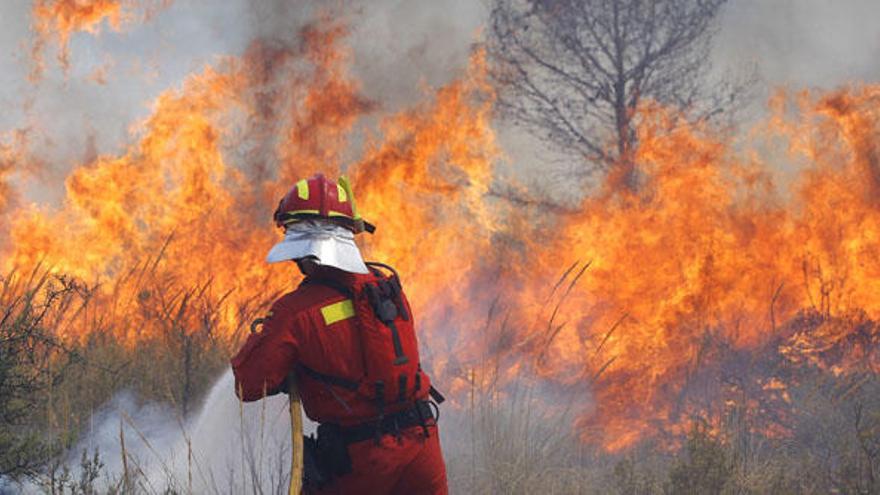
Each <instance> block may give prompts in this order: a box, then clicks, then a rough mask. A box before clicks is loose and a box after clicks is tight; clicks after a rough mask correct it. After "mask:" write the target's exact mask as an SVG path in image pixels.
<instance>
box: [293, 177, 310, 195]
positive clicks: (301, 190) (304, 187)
mask: <svg viewBox="0 0 880 495" xmlns="http://www.w3.org/2000/svg"><path fill="white" fill-rule="evenodd" d="M296 195H297V196H299V199H309V181H307V180H306V179H302V180H300V181H299V182H297V183H296Z"/></svg>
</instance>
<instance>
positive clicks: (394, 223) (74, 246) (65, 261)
mask: <svg viewBox="0 0 880 495" xmlns="http://www.w3.org/2000/svg"><path fill="white" fill-rule="evenodd" d="M345 33H346V30H345V29H344V27H342V26H340V25H338V24H334V23H332V22H329V21H328V20H326V19H325V20H324V22H323V23H320V24H318V25H315V26H310V27H308V28H306V29H305V30H304V31H303V33H302V37H303V40H304V43H303V44H302V48H298V49H292V48H290V47H287V46H283V45H278V44H273V43H270V42H266V41H260V42H255V43H254V44H253V45H252V46H251V47H250V49H249V50H248V51H247V52H246V53H245V54H244V55H243V56H242V57H241V58H229V59H226V60H224V61H223V62H221V63H219V64H218V65H217V66H215V67H209V68H206V69H205V70H204V71H203V72H202V73H201V74H198V75H194V76H191V77H190V78H189V80H188V81H187V83H186V84H185V85H184V87H183V88H182V89H181V90H179V91H167V92H166V93H164V94H163V95H161V96H160V97H159V98H158V100H157V101H156V103H155V108H154V112H153V115H152V116H151V117H149V118H148V119H147V120H146V121H145V122H143V123H142V125H141V129H140V137H139V141H138V142H137V144H134V145H132V146H131V147H130V148H129V149H128V150H127V151H126V152H125V153H123V154H122V155H120V156H100V157H98V158H97V159H95V160H94V161H93V162H91V163H86V164H83V165H81V166H80V167H78V168H77V169H76V170H75V171H74V172H73V173H72V174H71V175H70V176H69V177H68V179H67V181H66V188H67V196H66V199H65V202H64V204H63V205H61V207H60V208H59V209H57V210H54V211H53V210H49V209H46V208H45V207H38V206H32V207H29V208H25V209H21V210H18V211H16V212H14V214H13V215H12V216H11V217H10V218H9V222H10V225H11V227H10V233H11V237H12V247H11V248H10V250H9V252H8V253H6V254H7V256H6V257H5V259H6V264H7V269H8V268H9V267H11V266H28V265H33V264H35V263H37V262H40V261H42V262H44V263H46V264H48V265H50V266H52V267H54V269H56V270H58V271H61V272H65V273H70V274H73V275H76V276H78V277H81V278H83V279H86V280H96V281H99V282H105V283H104V285H103V286H102V290H103V293H104V294H106V297H105V299H101V298H100V297H99V298H98V300H97V301H96V302H95V303H94V304H95V305H97V306H98V307H101V308H102V309H103V310H106V311H112V312H115V313H114V314H116V315H117V316H119V317H118V318H116V321H122V322H127V323H120V324H117V325H115V326H113V328H112V331H113V332H115V333H116V334H117V335H119V336H120V337H122V338H124V339H127V340H128V341H131V340H133V339H137V338H139V337H140V336H141V335H142V334H143V333H144V332H150V331H151V330H150V323H149V315H150V314H151V313H149V311H147V309H145V308H147V306H148V302H149V301H150V300H151V298H154V297H158V296H154V295H153V292H151V291H149V290H146V289H145V288H144V287H143V285H142V284H141V282H137V283H134V282H132V283H129V282H128V281H129V280H140V279H141V278H142V274H143V273H144V272H146V271H148V270H152V272H154V273H158V274H157V275H155V277H156V278H157V279H159V282H157V283H163V284H173V283H175V282H177V283H187V284H196V285H197V286H198V287H202V289H200V290H199V291H197V292H198V294H197V295H198V297H201V298H202V299H203V302H204V304H216V305H222V306H223V307H224V308H225V309H224V311H223V313H222V320H221V321H219V322H216V324H217V325H218V328H217V332H219V333H221V334H224V335H226V336H228V337H231V336H234V335H235V333H236V332H237V331H238V330H239V329H240V328H241V326H242V321H241V320H242V318H243V315H244V314H246V311H245V308H248V307H250V306H249V305H252V304H253V303H254V301H258V302H260V303H265V302H266V299H270V298H271V295H273V294H275V293H276V291H278V290H284V289H285V288H287V287H289V286H290V284H289V280H287V279H288V277H290V274H291V270H290V268H289V267H284V266H273V267H269V266H267V265H265V264H264V263H263V262H262V259H263V257H264V256H265V253H266V250H267V249H268V248H269V247H270V246H271V245H272V243H273V242H274V240H275V235H274V234H273V232H272V228H271V222H270V221H269V216H270V212H271V210H272V208H273V207H274V206H275V204H276V202H277V199H278V197H279V196H280V195H281V194H282V193H283V192H284V191H285V190H286V188H288V187H289V186H290V184H291V183H292V182H293V180H295V179H296V178H299V177H302V176H307V175H309V174H311V173H313V172H316V171H318V170H324V171H326V172H328V173H337V172H341V171H344V170H345V171H347V172H348V173H350V174H351V175H352V176H353V179H354V180H353V182H354V185H355V189H356V193H357V196H358V200H359V202H360V209H361V210H362V211H363V213H364V214H365V216H367V218H369V219H371V220H373V221H374V222H375V223H377V224H378V226H379V231H378V233H377V235H376V236H375V237H374V238H368V239H364V249H365V252H366V253H367V254H368V255H369V257H371V258H375V259H383V260H387V261H389V262H391V263H393V264H394V265H395V266H397V267H398V268H399V269H400V271H401V274H402V276H403V278H404V281H405V283H406V285H407V287H408V293H409V294H410V296H411V300H412V302H413V304H414V306H415V307H416V311H417V314H418V315H419V318H420V321H421V323H422V332H423V334H424V337H423V339H424V347H425V348H426V354H427V356H428V359H429V360H430V361H431V362H432V365H433V368H434V370H433V371H434V374H435V375H436V376H437V380H438V381H439V382H440V383H444V384H446V386H447V387H448V388H449V389H451V390H453V392H455V391H456V390H460V388H461V387H462V386H464V384H465V383H466V382H467V381H468V380H471V381H473V380H474V377H475V376H476V375H477V374H483V375H488V374H493V373H494V374H495V375H496V378H498V379H499V381H500V383H502V384H503V382H504V380H510V379H514V378H515V377H517V375H519V376H518V378H519V379H532V378H531V377H528V376H525V373H527V372H528V371H529V370H531V369H535V370H536V371H537V377H536V378H534V379H537V380H542V381H546V382H551V383H554V384H560V385H562V386H568V387H572V388H573V389H574V390H577V391H579V392H580V393H581V394H583V395H584V396H585V397H587V396H589V399H590V400H589V401H588V402H590V403H592V404H593V407H591V408H588V409H586V410H584V411H583V412H582V414H581V415H580V416H579V418H578V425H579V426H580V427H581V428H582V430H581V431H582V436H583V437H584V438H585V439H588V440H590V441H594V442H596V443H598V444H601V445H602V446H604V447H605V448H607V449H610V450H615V449H620V448H624V447H626V446H628V445H631V444H633V443H634V442H636V441H638V440H639V439H642V438H645V437H646V436H651V435H655V434H658V433H662V432H664V431H665V432H669V431H672V432H675V431H680V429H681V426H682V425H683V424H684V422H685V421H686V419H687V415H688V414H689V413H690V412H692V411H690V410H689V409H688V408H687V407H686V406H682V405H681V400H680V399H681V397H682V394H683V391H685V390H686V389H687V388H688V387H689V386H691V385H692V383H693V380H694V376H695V370H697V369H699V368H701V367H709V368H711V367H713V366H715V367H718V366H720V365H719V364H717V361H718V360H719V358H718V357H717V356H716V355H714V354H712V353H711V352H707V349H708V347H707V342H709V341H717V342H721V343H722V344H723V345H724V346H726V348H728V349H732V350H733V351H736V352H743V353H746V354H748V353H750V352H753V351H757V350H759V349H763V348H764V346H767V345H770V344H771V343H772V342H773V341H774V339H788V340H787V343H788V344H789V345H788V347H785V348H784V349H782V352H783V354H785V355H786V356H787V357H788V358H789V359H790V360H792V361H793V362H795V361H798V359H800V360H801V361H802V362H803V361H805V360H806V361H810V360H812V361H810V362H815V361H816V360H821V354H822V351H823V349H827V346H829V345H834V343H835V342H841V341H845V340H846V336H847V335H849V334H851V333H852V332H853V331H854V330H853V328H854V326H853V325H848V324H845V323H840V324H835V325H831V324H829V325H826V326H825V327H823V328H822V330H821V331H818V332H814V331H793V330H790V328H789V327H790V325H787V324H788V322H791V321H795V320H796V318H797V316H798V315H799V314H804V312H814V313H815V314H818V315H820V318H827V317H831V316H841V317H843V316H846V315H851V314H856V313H858V314H859V315H861V318H863V319H867V320H872V321H876V320H877V319H880V298H878V297H877V296H876V294H878V293H880V292H878V289H880V277H878V275H880V258H878V257H877V256H876V252H877V247H878V241H880V212H878V206H880V203H878V201H880V200H878V194H877V193H878V191H880V188H878V185H880V172H878V158H877V157H878V156H880V154H878V151H877V149H876V144H875V142H876V139H875V137H876V136H877V134H878V130H880V118H878V117H880V115H878V110H877V109H878V108H880V106H878V105H877V104H876V103H877V100H878V95H880V88H875V87H871V86H859V87H851V88H844V89H841V90H839V91H837V92H834V93H831V94H827V95H826V94H820V93H802V94H799V95H796V97H795V98H794V101H793V102H792V98H791V97H789V96H787V95H784V94H780V95H779V96H777V97H776V98H775V99H774V100H773V102H771V105H772V106H773V107H774V108H775V110H776V111H775V113H774V116H773V117H772V118H771V119H769V120H768V122H766V123H765V124H763V125H762V127H760V129H758V130H759V131H760V132H755V133H754V135H756V136H762V137H766V142H757V141H758V140H757V138H756V139H755V140H754V141H756V142H749V143H746V145H739V146H738V145H735V144H734V143H733V142H732V140H731V139H730V138H729V137H728V136H724V135H720V134H718V133H717V132H716V131H714V130H713V129H711V128H709V127H706V126H703V125H686V124H683V123H682V120H681V119H680V118H678V116H677V115H675V114H674V113H673V112H671V111H669V110H667V109H664V108H662V107H659V106H651V107H649V108H647V109H645V110H644V111H643V113H642V115H641V116H640V122H641V124H640V127H639V130H638V132H639V148H638V153H637V156H636V157H635V161H636V163H638V164H639V165H640V167H641V170H642V172H643V173H644V174H645V177H646V183H645V186H644V188H643V189H642V190H640V191H639V192H638V193H633V192H625V193H615V192H613V191H610V192H607V193H606V194H604V195H602V196H599V197H592V196H590V197H587V198H586V199H584V201H583V203H582V204H581V205H580V207H579V208H578V209H577V211H574V212H569V213H565V214H561V215H557V214H555V213H551V212H544V211H522V210H521V209H520V206H518V205H512V206H511V205H507V206H505V205H503V204H500V202H499V201H498V200H497V199H491V198H490V197H489V195H488V194H487V192H488V190H489V188H490V185H491V182H492V181H493V180H495V178H494V169H493V167H494V164H495V163H496V162H497V161H498V160H499V158H500V152H499V150H498V149H497V147H496V144H495V140H494V133H493V130H492V126H491V111H492V106H493V97H494V93H493V89H492V87H491V85H490V84H488V82H487V79H486V75H485V64H486V61H485V59H484V56H483V54H481V53H479V52H478V53H476V54H475V55H474V56H473V57H472V60H471V64H470V67H469V70H468V72H467V73H466V74H465V75H464V76H463V77H461V78H460V79H459V80H457V81H454V82H452V83H450V84H449V85H447V86H445V87H442V88H440V89H438V90H437V91H436V92H435V93H433V94H430V95H427V96H426V101H425V102H424V103H423V104H421V105H417V106H415V107H414V108H411V109H408V110H404V111H402V112H399V113H397V114H394V115H390V116H387V117H385V118H383V119H382V120H381V123H380V125H379V127H378V131H377V132H375V133H374V134H369V133H368V134H366V135H365V136H363V135H361V134H359V133H360V132H362V129H361V128H360V127H359V126H358V124H359V123H360V122H362V117H365V116H368V115H370V114H371V113H372V112H373V111H374V110H375V105H373V104H372V103H371V102H369V101H366V100H365V99H364V98H363V97H362V96H361V95H360V94H359V92H358V83H357V81H355V80H353V79H352V78H351V77H350V75H349V74H348V73H347V71H346V68H347V65H348V62H349V58H350V52H349V51H348V50H346V49H345V48H344V47H343V46H340V45H341V40H342V39H343V38H344V36H345ZM64 36H67V35H64ZM64 39H66V38H64ZM792 103H793V104H794V107H793V108H791V107H792ZM352 150H356V151H352ZM781 161H791V162H793V163H796V164H799V166H800V167H801V168H802V170H803V171H802V173H800V175H799V176H798V177H797V179H796V180H794V181H793V182H792V185H791V188H790V191H789V190H780V189H779V188H777V186H776V185H775V184H774V180H773V179H772V173H771V172H772V171H773V170H774V169H775V164H777V163H779V162H781ZM0 163H2V162H0ZM346 163H348V166H347V167H346ZM0 170H2V169H0ZM567 267H570V268H569V269H568V271H565V272H564V274H563V275H562V276H560V275H559V274H560V273H561V272H563V271H564V270H565V268H567ZM139 274H140V275H139ZM126 284H128V285H126ZM139 284H141V285H139ZM554 284H555V286H554ZM111 296H112V297H111ZM193 297H195V296H193ZM101 305H104V306H101ZM487 313H488V314H489V316H490V317H489V319H488V321H487V318H486V317H487ZM841 321H844V320H841ZM191 324H193V325H195V324H198V323H197V322H191ZM70 328H71V330H70V337H71V338H77V337H80V338H81V337H84V336H85V335H87V334H88V332H90V331H92V330H93V329H94V328H93V327H90V326H89V325H87V324H85V323H82V324H79V325H78V326H77V325H73V326H71V327H70ZM809 328H812V327H809ZM864 352H865V353H869V352H870V351H868V350H866V351H864ZM872 359H876V357H873V358H872ZM713 363H714V364H713ZM845 365H846V366H853V365H854V364H845ZM758 388H759V389H761V390H765V391H766V392H767V393H779V394H780V396H781V397H782V400H783V401H784V398H785V394H784V390H783V389H782V388H780V382H779V381H778V380H776V379H774V378H773V377H766V379H762V380H761V381H760V383H759V386H758Z"/></svg>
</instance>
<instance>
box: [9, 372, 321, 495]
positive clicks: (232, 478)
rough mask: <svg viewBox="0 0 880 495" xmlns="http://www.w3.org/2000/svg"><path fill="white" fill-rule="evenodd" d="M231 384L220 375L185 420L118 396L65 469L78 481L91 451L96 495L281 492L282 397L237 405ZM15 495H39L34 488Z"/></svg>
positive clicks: (286, 440)
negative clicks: (121, 492) (114, 491)
mask: <svg viewBox="0 0 880 495" xmlns="http://www.w3.org/2000/svg"><path fill="white" fill-rule="evenodd" d="M233 384H234V381H233V377H232V372H231V371H227V372H225V373H224V374H223V375H222V376H221V377H220V379H219V380H218V381H217V382H216V383H215V385H214V386H213V387H212V388H211V391H210V393H209V394H208V396H207V397H206V399H205V402H204V405H203V406H202V408H201V410H200V411H199V412H198V413H197V414H195V415H194V416H193V417H192V418H188V419H183V418H180V417H179V416H177V415H175V414H174V412H173V411H172V410H171V409H170V408H168V407H166V406H162V405H157V404H153V403H146V404H143V403H140V402H139V401H138V400H137V398H136V397H134V396H133V395H132V394H130V393H128V392H121V393H119V394H117V396H116V397H114V398H113V400H111V401H110V402H109V403H108V404H107V405H106V406H105V407H104V408H103V409H102V410H101V411H99V412H97V413H95V414H94V416H93V417H92V420H91V425H92V426H91V428H90V429H89V431H88V432H87V434H86V435H84V438H83V440H82V441H81V442H80V443H79V444H78V445H76V446H75V447H74V448H72V449H71V450H70V451H69V454H68V457H67V459H66V461H65V462H64V465H65V466H66V467H67V468H68V469H70V471H71V474H72V476H73V478H74V479H78V477H79V476H80V474H81V468H80V458H81V455H82V453H83V452H85V453H86V455H87V456H89V457H91V456H92V455H93V454H94V453H95V452H97V453H98V454H99V458H100V460H101V462H102V463H103V465H104V468H103V469H102V471H101V477H100V478H99V479H98V481H97V483H98V488H100V489H101V490H102V492H103V490H105V489H108V488H110V487H112V486H120V485H121V484H124V483H127V484H128V486H130V487H137V488H139V489H140V490H139V491H144V492H150V493H165V492H166V490H174V491H176V492H186V493H257V492H259V493H281V492H286V487H287V483H288V476H289V469H290V466H289V459H290V419H289V413H288V407H287V398H286V396H284V395H279V396H274V397H270V398H267V399H264V400H262V401H259V402H256V403H241V402H240V401H239V400H238V399H237V398H236V397H235V394H234V392H233V391H234V385H233ZM304 420H305V433H306V434H307V435H308V434H312V433H314V431H315V425H314V423H311V422H310V421H308V419H307V418H304ZM126 468H127V471H126ZM0 488H2V487H0ZM22 488H23V490H24V491H25V492H27V493H41V487H39V486H34V485H27V486H24V487H22Z"/></svg>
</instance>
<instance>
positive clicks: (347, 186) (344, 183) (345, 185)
mask: <svg viewBox="0 0 880 495" xmlns="http://www.w3.org/2000/svg"><path fill="white" fill-rule="evenodd" d="M336 186H337V187H342V189H343V190H344V191H345V197H346V199H348V200H349V201H351V213H352V218H353V219H355V220H357V219H359V218H361V216H360V215H358V210H357V203H355V202H354V191H352V190H351V183H350V182H348V177H346V176H344V175H343V176H341V177H340V178H339V180H338V181H337V183H336ZM340 197H341V196H340ZM340 201H342V200H341V199H340Z"/></svg>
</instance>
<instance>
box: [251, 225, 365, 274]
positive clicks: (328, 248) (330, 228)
mask: <svg viewBox="0 0 880 495" xmlns="http://www.w3.org/2000/svg"><path fill="white" fill-rule="evenodd" d="M306 256H314V257H316V258H317V259H318V263H319V264H321V265H326V266H332V267H335V268H339V269H340V270H343V271H346V272H350V273H369V270H367V265H365V264H364V259H363V257H361V252H360V250H359V249H358V247H357V244H355V242H354V233H353V232H352V231H350V230H348V229H346V228H345V227H342V226H340V225H337V224H335V223H332V222H325V221H321V220H304V221H300V222H295V223H291V224H289V225H288V226H287V229H286V230H285V233H284V239H283V240H282V241H281V242H279V243H278V244H275V246H273V247H272V249H271V250H269V254H268V256H266V261H267V262H269V263H277V262H279V261H287V260H295V259H299V258H304V257H306Z"/></svg>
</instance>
